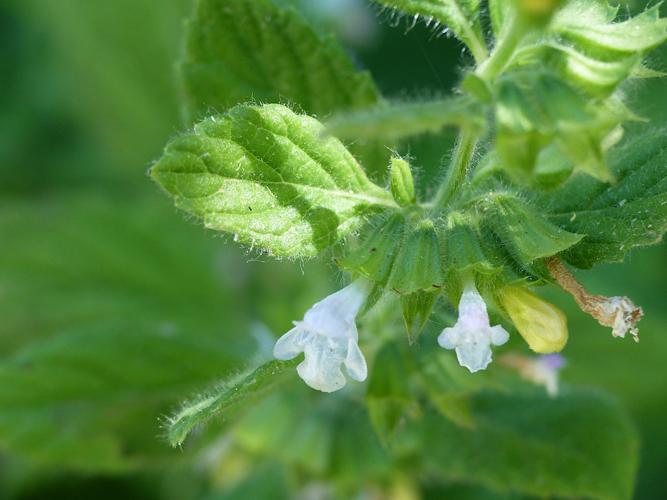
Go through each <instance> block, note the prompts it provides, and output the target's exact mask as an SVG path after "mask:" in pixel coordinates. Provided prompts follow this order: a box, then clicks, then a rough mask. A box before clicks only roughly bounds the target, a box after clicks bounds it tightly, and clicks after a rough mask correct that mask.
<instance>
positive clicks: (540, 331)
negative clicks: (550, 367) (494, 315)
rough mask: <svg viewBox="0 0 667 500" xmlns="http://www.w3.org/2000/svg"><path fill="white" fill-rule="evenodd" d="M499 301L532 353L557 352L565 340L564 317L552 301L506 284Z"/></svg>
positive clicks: (566, 333) (565, 327)
mask: <svg viewBox="0 0 667 500" xmlns="http://www.w3.org/2000/svg"><path fill="white" fill-rule="evenodd" d="M500 300H501V303H502V305H503V307H504V308H505V310H506V311H507V314H509V316H510V318H511V319H512V322H513V323H514V326H515V327H516V329H517V330H518V331H519V333H520V334H521V336H522V337H523V339H524V340H525V341H526V342H527V343H528V346H529V347H530V348H531V349H532V350H533V351H535V352H539V353H542V354H547V353H551V352H558V351H560V350H561V349H563V347H565V344H566V343H567V337H568V332H567V319H566V318H565V315H564V314H563V312H562V311H561V310H560V309H558V308H557V307H556V306H554V305H553V304H550V303H549V302H546V301H545V300H542V299H541V298H540V297H538V296H537V295H535V294H534V293H533V292H531V291H529V290H528V289H526V288H524V287H518V286H508V287H506V288H504V289H503V290H502V292H501V297H500Z"/></svg>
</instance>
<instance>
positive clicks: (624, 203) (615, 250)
mask: <svg viewBox="0 0 667 500" xmlns="http://www.w3.org/2000/svg"><path fill="white" fill-rule="evenodd" d="M665 137H667V131H666V130H665V129H664V128H660V127H654V128H652V129H651V130H650V131H648V130H646V129H643V128H642V129H638V130H637V131H636V132H635V134H634V135H633V136H632V137H629V138H628V140H627V141H626V142H625V143H624V144H623V146H621V147H619V148H618V149H616V150H614V155H613V163H612V171H613V172H614V174H615V175H616V177H617V179H618V181H617V182H616V183H615V184H613V185H608V184H604V183H602V182H599V181H596V180H594V179H591V178H587V177H583V176H575V177H573V178H572V179H571V180H569V181H568V182H567V183H566V184H565V185H563V186H562V187H561V188H560V189H558V190H556V191H554V192H552V193H551V194H550V195H549V197H548V198H547V197H544V198H543V204H544V205H545V207H546V209H547V211H548V212H549V213H551V216H550V219H551V221H552V222H553V223H555V224H557V225H559V226H560V227H562V228H564V229H566V230H568V231H573V232H577V233H578V234H582V235H586V237H585V238H584V240H583V241H582V242H581V243H579V244H578V245H577V246H575V247H574V248H572V249H571V250H570V251H568V252H567V253H566V254H565V258H566V260H567V261H568V262H570V263H571V264H573V265H575V266H577V267H581V268H589V267H591V266H593V265H594V264H597V263H600V262H618V261H622V260H623V258H624V257H625V255H626V254H627V253H628V252H629V251H630V250H632V249H633V248H634V247H638V246H646V245H652V244H655V243H658V242H659V241H660V240H661V239H662V237H663V235H664V233H665V231H667V152H666V151H667V150H666V149H665V146H666V144H667V142H666V140H665Z"/></svg>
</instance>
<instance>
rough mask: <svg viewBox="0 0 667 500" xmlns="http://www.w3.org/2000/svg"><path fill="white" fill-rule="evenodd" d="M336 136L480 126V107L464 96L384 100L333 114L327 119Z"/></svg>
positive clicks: (390, 135) (389, 136) (387, 136)
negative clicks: (419, 99) (417, 99)
mask: <svg viewBox="0 0 667 500" xmlns="http://www.w3.org/2000/svg"><path fill="white" fill-rule="evenodd" d="M326 125H327V128H328V129H329V131H330V132H331V133H332V134H334V135H335V136H337V137H342V138H348V139H355V138H367V139H375V138H377V139H384V140H397V139H401V138H404V137H409V136H412V135H419V134H425V133H437V132H440V131H441V130H442V129H443V128H444V127H445V126H448V125H455V126H458V127H472V128H481V127H482V126H483V125H484V114H483V109H482V107H481V106H480V105H479V103H477V102H475V101H473V100H472V99H470V98H467V97H453V98H449V99H440V100H437V101H430V102H429V101H425V102H397V103H383V104H381V105H379V106H376V107H374V108H369V109H366V110H361V111H356V112H350V113H343V114H339V115H334V116H333V117H332V118H331V119H330V120H329V121H328V122H327V123H326Z"/></svg>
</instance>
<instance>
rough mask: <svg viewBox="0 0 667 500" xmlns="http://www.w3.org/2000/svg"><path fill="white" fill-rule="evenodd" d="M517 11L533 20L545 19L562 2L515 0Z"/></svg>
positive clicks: (553, 0)
mask: <svg viewBox="0 0 667 500" xmlns="http://www.w3.org/2000/svg"><path fill="white" fill-rule="evenodd" d="M515 3H516V5H517V7H518V9H519V12H520V13H521V14H523V15H524V16H526V17H528V18H529V19H531V20H534V21H542V22H544V21H546V20H548V19H549V18H550V17H551V15H552V14H553V13H554V12H555V11H556V9H557V8H558V7H560V5H561V4H562V3H563V2H562V1H561V0H515Z"/></svg>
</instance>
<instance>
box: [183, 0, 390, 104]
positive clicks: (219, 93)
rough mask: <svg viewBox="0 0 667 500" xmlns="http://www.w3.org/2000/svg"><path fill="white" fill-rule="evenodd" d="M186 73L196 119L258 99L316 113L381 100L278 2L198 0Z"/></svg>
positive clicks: (328, 41) (326, 40) (340, 55)
mask: <svg viewBox="0 0 667 500" xmlns="http://www.w3.org/2000/svg"><path fill="white" fill-rule="evenodd" d="M322 61H326V64H322ZM181 72H182V74H183V82H184V87H185V94H186V98H187V103H188V110H189V112H190V115H191V116H193V117H200V116H201V115H204V114H210V113H211V111H213V112H218V113H221V112H224V111H226V110H227V109H228V108H231V107H233V106H235V105H236V104H238V103H242V102H245V101H248V100H250V99H255V100H258V101H260V102H277V101H279V100H281V99H286V100H287V101H288V102H291V103H295V104H296V105H298V106H300V107H301V108H302V109H303V111H304V112H306V113H308V114H314V115H328V114H330V113H331V112H333V111H336V110H340V109H354V108H363V107H367V106H369V105H373V104H375V103H376V102H377V101H378V99H379V95H378V91H377V89H376V88H375V84H374V83H373V80H372V79H371V78H370V76H369V75H368V74H366V73H361V72H358V71H357V70H356V69H355V68H354V66H353V65H352V63H351V61H350V60H349V59H348V57H347V56H346V55H345V53H344V51H343V50H342V49H341V47H340V45H339V44H338V43H337V42H336V41H335V40H334V39H333V38H331V37H323V36H320V35H319V34H317V33H316V32H315V31H314V30H313V29H311V28H310V26H308V24H306V22H305V21H304V20H303V18H302V17H301V16H300V14H298V13H297V12H296V11H294V10H292V9H285V8H282V7H280V6H279V5H277V4H276V3H275V2H274V1H273V0H225V1H221V0H198V1H197V8H196V11H195V16H194V18H193V19H192V20H191V21H190V22H189V25H188V33H187V44H186V54H185V59H184V61H183V62H182V64H181Z"/></svg>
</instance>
